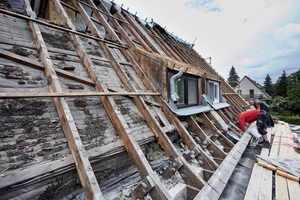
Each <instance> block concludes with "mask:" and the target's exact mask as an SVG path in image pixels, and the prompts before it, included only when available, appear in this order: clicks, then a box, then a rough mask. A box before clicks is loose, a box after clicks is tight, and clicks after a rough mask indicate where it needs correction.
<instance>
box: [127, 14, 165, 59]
mask: <svg viewBox="0 0 300 200" xmlns="http://www.w3.org/2000/svg"><path fill="white" fill-rule="evenodd" d="M121 14H122V15H123V16H124V17H125V19H126V20H127V21H128V22H129V23H130V25H131V27H132V28H133V29H134V31H135V32H137V33H138V34H139V36H140V37H141V38H142V39H143V41H145V43H146V44H147V46H148V47H150V48H151V50H152V51H153V52H155V53H158V54H159V51H158V50H157V49H156V48H155V47H154V46H153V44H152V43H151V42H150V41H149V40H148V38H147V37H146V36H145V35H144V34H143V33H142V32H141V31H140V30H139V28H138V27H137V26H136V25H135V23H134V22H133V20H132V19H131V17H130V16H129V15H128V14H127V13H126V12H125V11H122V12H121Z"/></svg>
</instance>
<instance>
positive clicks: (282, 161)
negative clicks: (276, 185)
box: [256, 155, 300, 178]
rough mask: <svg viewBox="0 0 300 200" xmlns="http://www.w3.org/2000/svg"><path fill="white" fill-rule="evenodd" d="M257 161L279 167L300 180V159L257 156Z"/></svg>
mask: <svg viewBox="0 0 300 200" xmlns="http://www.w3.org/2000/svg"><path fill="white" fill-rule="evenodd" d="M256 160H257V161H258V162H259V161H262V162H265V163H268V164H271V165H274V166H276V167H279V168H281V169H283V170H285V171H287V172H289V173H291V174H293V175H295V176H297V177H299V178H300V158H287V157H273V156H261V155H257V156H256Z"/></svg>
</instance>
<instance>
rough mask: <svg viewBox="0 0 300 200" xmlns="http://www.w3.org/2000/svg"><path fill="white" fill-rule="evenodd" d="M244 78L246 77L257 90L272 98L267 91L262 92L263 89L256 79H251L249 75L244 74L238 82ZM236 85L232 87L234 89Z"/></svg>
mask: <svg viewBox="0 0 300 200" xmlns="http://www.w3.org/2000/svg"><path fill="white" fill-rule="evenodd" d="M245 79H248V80H249V81H250V82H251V83H252V84H253V85H254V86H255V87H256V88H257V89H258V90H259V91H261V93H262V94H264V95H265V96H266V97H267V98H272V97H271V96H270V95H269V94H268V93H266V92H264V91H263V90H262V86H261V85H260V84H259V83H257V82H256V81H254V80H252V79H251V78H250V77H248V76H244V77H243V79H242V80H241V81H240V83H241V82H243V81H244V80H245ZM236 87H237V86H235V88H234V89H236Z"/></svg>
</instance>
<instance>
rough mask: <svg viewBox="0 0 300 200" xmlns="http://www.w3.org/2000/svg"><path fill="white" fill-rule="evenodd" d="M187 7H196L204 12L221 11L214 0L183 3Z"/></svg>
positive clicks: (196, 0) (195, 0)
mask: <svg viewBox="0 0 300 200" xmlns="http://www.w3.org/2000/svg"><path fill="white" fill-rule="evenodd" d="M184 5H185V6H187V7H188V8H196V10H198V11H199V10H201V11H204V12H221V10H222V9H221V8H220V7H219V5H218V4H216V3H215V0H194V1H190V2H187V3H185V4H184Z"/></svg>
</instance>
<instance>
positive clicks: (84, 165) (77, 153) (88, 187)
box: [21, 0, 103, 199]
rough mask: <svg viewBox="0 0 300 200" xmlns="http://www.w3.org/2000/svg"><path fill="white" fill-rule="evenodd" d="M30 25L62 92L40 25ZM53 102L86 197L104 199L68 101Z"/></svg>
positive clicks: (28, 9) (51, 76)
mask: <svg viewBox="0 0 300 200" xmlns="http://www.w3.org/2000/svg"><path fill="white" fill-rule="evenodd" d="M21 3H22V5H23V8H24V11H25V12H26V14H27V15H29V16H30V18H31V19H35V18H36V15H35V12H34V11H32V9H31V7H30V4H29V1H28V0H22V1H21ZM28 23H29V26H30V28H31V31H32V33H33V36H34V38H35V43H36V47H37V49H38V51H39V54H40V58H41V60H42V62H43V64H44V66H45V74H46V76H47V79H48V82H49V86H50V88H51V91H52V92H62V89H61V86H60V83H59V81H58V78H57V75H56V73H55V71H54V68H53V64H52V62H51V60H50V56H49V53H48V51H47V48H46V45H45V43H44V40H43V37H42V34H41V32H40V29H39V27H38V24H37V23H35V22H33V21H28ZM53 100H54V102H55V106H56V110H57V112H58V116H59V118H60V121H61V124H62V127H63V130H64V133H65V135H66V138H67V141H68V145H69V148H70V150H71V152H72V156H73V159H74V161H75V163H76V169H77V171H78V175H79V178H80V181H81V184H82V187H83V190H84V192H85V195H86V197H87V198H88V199H103V196H102V193H101V190H100V188H99V186H98V184H97V179H96V176H95V174H94V172H93V170H92V167H91V164H90V162H89V160H88V158H87V157H86V153H85V150H84V148H83V144H82V141H81V139H80V136H79V133H78V131H77V128H76V125H75V123H74V120H73V117H72V115H71V112H70V109H69V106H68V104H67V102H66V100H65V99H64V98H57V97H55V98H53Z"/></svg>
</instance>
